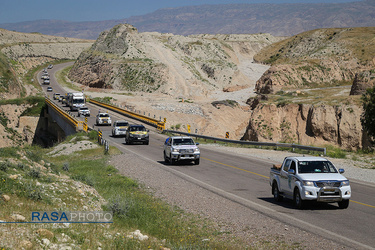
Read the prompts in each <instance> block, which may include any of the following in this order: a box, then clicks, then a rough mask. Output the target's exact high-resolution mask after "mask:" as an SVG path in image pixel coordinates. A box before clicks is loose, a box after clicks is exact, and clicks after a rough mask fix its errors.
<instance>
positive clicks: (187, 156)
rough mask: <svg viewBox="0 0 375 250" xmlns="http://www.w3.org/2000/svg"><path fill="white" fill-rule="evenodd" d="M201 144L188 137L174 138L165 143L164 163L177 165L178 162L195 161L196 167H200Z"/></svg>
mask: <svg viewBox="0 0 375 250" xmlns="http://www.w3.org/2000/svg"><path fill="white" fill-rule="evenodd" d="M197 145H199V143H195V142H194V140H193V139H192V138H191V137H188V136H172V137H169V138H168V139H167V140H166V141H165V143H164V161H165V162H170V163H172V164H173V163H175V162H177V161H184V160H186V161H194V164H195V165H199V160H200V154H201V153H200V150H199V148H198V147H197Z"/></svg>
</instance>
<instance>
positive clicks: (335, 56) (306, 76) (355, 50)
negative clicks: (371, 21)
mask: <svg viewBox="0 0 375 250" xmlns="http://www.w3.org/2000/svg"><path fill="white" fill-rule="evenodd" d="M374 37H375V27H367V28H346V29H319V30H313V31H308V32H304V33H301V34H298V35H296V36H293V37H291V38H289V39H286V40H283V41H281V42H279V43H275V44H273V45H271V46H270V47H267V48H265V49H264V50H263V51H261V52H259V53H258V54H257V55H256V56H255V57H254V60H255V61H257V62H263V63H267V64H271V65H272V67H271V68H270V69H269V70H268V71H267V72H266V73H265V74H263V76H262V78H261V79H259V80H258V82H257V85H256V91H257V92H258V93H261V94H269V93H273V92H277V91H279V90H281V89H287V88H296V87H298V88H306V87H307V88H309V87H311V86H318V85H324V86H327V85H337V84H351V83H352V81H353V79H354V76H355V74H356V73H359V72H362V71H364V70H371V69H373V68H374V64H375V58H374V54H375V40H374Z"/></svg>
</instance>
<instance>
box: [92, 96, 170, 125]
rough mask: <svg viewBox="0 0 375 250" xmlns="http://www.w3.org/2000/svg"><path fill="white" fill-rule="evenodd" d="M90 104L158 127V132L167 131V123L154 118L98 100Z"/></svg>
mask: <svg viewBox="0 0 375 250" xmlns="http://www.w3.org/2000/svg"><path fill="white" fill-rule="evenodd" d="M89 102H90V103H93V104H95V105H98V106H100V107H103V108H106V109H109V110H112V111H115V112H117V113H119V114H122V115H125V116H127V117H130V118H133V119H136V120H138V121H141V122H144V123H147V124H149V125H151V126H154V127H156V128H157V129H158V130H164V129H165V123H164V122H161V121H159V120H157V119H153V118H150V117H148V116H145V115H140V114H137V113H134V112H131V111H128V110H125V109H122V108H119V107H117V106H114V105H111V104H108V103H104V102H99V101H96V100H93V99H90V100H89Z"/></svg>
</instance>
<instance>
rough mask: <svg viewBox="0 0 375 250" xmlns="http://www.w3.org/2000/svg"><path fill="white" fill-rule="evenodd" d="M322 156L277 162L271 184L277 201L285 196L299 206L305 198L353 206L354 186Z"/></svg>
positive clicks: (341, 206)
mask: <svg viewBox="0 0 375 250" xmlns="http://www.w3.org/2000/svg"><path fill="white" fill-rule="evenodd" d="M342 173H344V169H339V170H337V169H336V167H335V166H334V165H333V164H332V163H331V162H330V161H329V160H327V159H325V158H322V157H286V158H285V159H284V162H283V164H282V165H273V167H272V168H271V171H270V179H269V180H270V185H271V187H272V194H273V197H274V199H275V200H276V201H281V200H282V199H283V197H286V198H290V199H293V201H294V204H295V205H296V207H297V208H300V209H301V208H303V207H304V205H305V203H306V202H305V201H307V200H311V201H318V202H327V203H332V202H337V203H338V205H339V207H340V208H342V209H344V208H347V207H348V206H349V199H350V197H351V188H350V184H349V180H348V179H346V178H345V177H344V176H343V175H341V174H342Z"/></svg>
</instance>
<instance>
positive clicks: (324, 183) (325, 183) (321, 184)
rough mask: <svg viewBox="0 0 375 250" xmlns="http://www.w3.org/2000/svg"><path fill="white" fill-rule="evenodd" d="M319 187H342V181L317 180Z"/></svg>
mask: <svg viewBox="0 0 375 250" xmlns="http://www.w3.org/2000/svg"><path fill="white" fill-rule="evenodd" d="M315 183H316V186H318V187H340V185H341V182H340V181H317V182H315Z"/></svg>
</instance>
